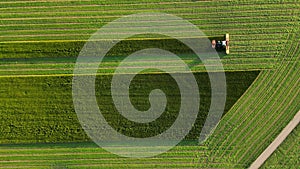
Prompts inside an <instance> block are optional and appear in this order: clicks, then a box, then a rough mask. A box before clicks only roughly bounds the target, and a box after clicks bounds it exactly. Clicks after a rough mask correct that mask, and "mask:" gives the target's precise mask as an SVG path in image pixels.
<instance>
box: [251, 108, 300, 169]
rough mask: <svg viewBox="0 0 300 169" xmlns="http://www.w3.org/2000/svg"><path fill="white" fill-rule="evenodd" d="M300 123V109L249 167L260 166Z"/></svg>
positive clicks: (255, 167) (255, 168) (254, 168)
mask: <svg viewBox="0 0 300 169" xmlns="http://www.w3.org/2000/svg"><path fill="white" fill-rule="evenodd" d="M299 123H300V111H298V113H297V114H296V115H295V116H294V118H293V119H292V120H291V121H290V122H289V124H288V125H287V126H286V127H285V128H284V129H283V130H282V131H281V133H280V134H279V135H278V136H277V137H276V138H275V140H274V141H273V142H272V143H271V144H270V145H269V146H268V147H267V148H266V149H265V150H264V151H263V153H261V155H260V156H259V157H258V158H257V159H256V160H255V161H254V162H253V163H252V164H251V166H250V167H249V169H257V168H259V167H260V166H261V165H262V164H263V163H264V162H265V161H266V160H267V159H268V158H269V157H270V156H271V154H272V153H273V152H274V151H275V150H276V149H277V147H279V145H280V144H281V143H282V142H283V141H284V140H285V139H286V138H287V136H288V135H289V134H290V133H291V132H292V131H293V129H294V128H296V126H297V125H298V124H299Z"/></svg>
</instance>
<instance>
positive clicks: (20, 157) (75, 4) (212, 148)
mask: <svg viewBox="0 0 300 169" xmlns="http://www.w3.org/2000/svg"><path fill="white" fill-rule="evenodd" d="M299 8H300V2H299V0H275V1H265V0H248V1H245V0H243V1H237V0H220V1H215V0H207V1H181V0H172V1H170V0H164V1H162V0H142V1H133V0H129V1H121V0H113V1H109V2H105V1H87V0H84V1H73V0H55V1H54V0H50V1H42V0H38V1H31V0H28V1H18V0H17V1H10V2H7V1H0V86H1V87H0V93H1V94H0V119H1V120H0V124H1V125H0V143H1V144H0V168H8V167H10V168H247V167H249V166H250V164H251V163H252V162H253V161H254V160H255V159H256V158H257V157H258V156H259V155H260V154H261V153H262V152H263V150H264V149H265V148H266V147H267V146H268V145H269V144H270V143H271V142H272V141H273V140H274V138H275V137H276V136H277V135H278V134H279V133H280V131H281V130H282V129H283V128H284V127H285V125H287V124H288V122H289V121H290V120H291V119H292V118H293V116H294V115H295V114H296V113H297V112H298V111H299V110H300V104H299V102H300V88H299V86H300V84H299V80H300V76H299V73H300V72H299V70H300V41H299V39H300V10H299ZM138 12H166V13H170V14H174V15H177V16H179V17H182V18H184V19H186V20H188V21H190V22H191V23H193V24H195V25H196V26H197V27H198V28H199V29H201V30H202V31H203V32H204V33H205V34H206V35H207V36H206V37H201V38H209V39H214V38H219V37H222V36H224V34H225V33H230V54H229V55H224V54H223V53H219V55H220V57H221V62H222V63H223V66H224V69H225V71H226V80H227V90H228V91H227V92H228V95H227V102H226V107H225V112H226V114H225V115H224V116H223V118H222V119H221V121H220V123H219V124H218V126H217V128H216V129H215V131H214V133H212V135H211V136H210V137H209V138H208V140H206V141H205V142H204V143H202V144H201V145H197V144H195V141H193V140H196V139H197V136H198V135H199V132H200V130H201V127H202V125H203V119H204V118H205V116H206V113H207V110H208V108H209V104H210V99H209V98H210V89H209V86H210V84H209V81H208V78H207V74H206V73H205V69H204V65H203V64H202V62H201V61H200V60H198V59H195V56H194V55H193V54H192V53H190V51H189V50H188V49H186V47H185V46H183V45H182V44H180V43H178V42H177V41H175V40H173V39H168V38H162V39H160V38H157V37H148V38H145V37H143V36H141V37H139V36H137V37H135V38H134V39H128V40H125V41H122V42H121V43H120V44H118V45H119V46H118V48H116V49H115V50H113V51H112V52H111V53H109V55H108V57H106V59H105V60H104V62H103V63H102V64H103V67H104V68H105V69H103V70H102V69H99V70H98V73H100V74H99V75H98V76H97V79H98V80H99V81H101V83H97V84H98V85H99V86H97V87H98V88H97V89H98V90H99V95H98V96H97V97H98V103H99V102H100V101H99V100H101V101H102V99H103V98H102V97H101V94H103V95H104V96H105V97H104V100H106V101H107V102H108V104H103V105H101V104H99V106H100V108H101V109H103V110H104V111H105V110H106V111H107V112H111V111H113V112H115V108H114V107H113V105H112V103H111V98H110V97H109V96H107V93H106V92H108V94H109V87H107V86H109V82H110V79H111V74H112V73H113V71H114V69H115V68H116V67H117V66H118V64H119V63H120V62H121V61H122V59H124V57H125V56H126V55H127V54H130V53H131V52H133V51H136V50H138V49H141V48H146V47H153V46H156V47H160V48H163V49H166V50H170V51H173V52H174V53H176V54H178V55H180V57H181V58H182V59H183V61H184V62H185V63H186V64H187V65H189V66H190V68H191V70H192V71H193V73H194V75H195V77H196V79H197V82H198V85H199V91H200V96H201V99H203V102H202V103H201V106H200V109H199V114H198V119H197V122H196V124H195V126H194V128H193V129H192V130H191V132H190V133H189V135H188V136H187V137H186V140H184V141H183V142H182V144H180V145H178V146H176V147H174V148H173V149H172V150H170V151H168V152H166V153H164V154H161V155H159V156H155V157H151V158H146V159H131V158H121V157H118V156H116V155H113V154H111V153H109V152H106V151H105V150H103V149H101V148H98V147H97V146H96V145H95V144H93V143H91V142H90V139H89V138H88V137H87V135H86V134H85V133H84V131H83V129H82V128H81V126H80V124H79V123H78V120H77V117H76V114H75V112H74V108H73V103H72V91H71V90H72V89H71V87H72V84H71V82H72V77H73V76H72V73H73V68H74V65H75V62H76V57H77V56H78V53H79V52H80V50H81V48H82V46H83V45H84V43H85V42H86V41H87V40H88V39H89V37H90V36H91V35H92V34H93V33H94V32H95V31H97V30H98V29H99V28H100V27H101V26H103V25H105V24H107V23H109V22H111V21H113V20H114V19H117V18H119V17H122V16H125V15H128V14H135V13H138ZM124 24H125V25H126V23H124ZM179 30H180V29H179ZM118 31H122V29H120V30H118ZM184 35H186V37H185V38H199V37H189V36H188V33H187V34H184ZM142 64H145V63H142ZM96 68H97V67H95V69H96ZM169 78H170V77H169V76H168V75H167V74H143V75H138V77H137V80H136V82H135V83H134V84H133V89H136V90H134V91H133V93H132V97H131V99H132V102H133V103H134V104H135V105H136V107H137V108H138V109H143V110H145V109H147V108H148V107H149V102H148V100H147V99H148V93H147V92H149V90H150V89H153V88H154V87H159V86H163V90H164V91H166V93H169V95H170V97H169V98H170V99H168V100H170V102H171V103H174V104H170V105H169V107H168V110H169V112H167V113H166V116H165V118H166V119H168V120H169V119H172V118H175V117H176V105H177V104H176V102H178V97H179V94H178V92H177V94H176V92H175V94H174V93H173V91H176V90H178V89H177V88H176V85H175V86H174V83H168V82H169V81H172V79H169ZM155 79H156V80H155ZM158 79H159V80H158ZM145 81H154V83H149V85H145V88H139V86H142V85H141V84H142V83H144V82H145ZM203 82H204V83H203ZM107 83H108V84H107ZM134 85H136V87H135V86H134ZM100 89H105V90H100ZM135 92H136V93H135ZM174 105H175V106H174ZM115 115H116V114H115ZM107 118H108V119H109V118H111V120H112V121H114V120H116V119H119V118H120V117H118V116H117V118H115V116H109V115H108V117H107ZM168 122H169V123H170V121H168ZM113 123H114V122H112V124H113ZM169 123H166V124H165V126H162V127H161V128H159V129H158V130H157V131H154V130H152V129H151V127H152V126H151V125H148V126H139V127H138V128H140V129H141V128H142V129H144V130H146V131H148V132H147V134H148V135H154V134H156V132H159V131H162V130H164V129H165V128H167V127H168V125H170V124H169ZM119 124H123V126H122V127H120V125H119ZM114 125H115V128H116V130H118V131H120V132H123V133H125V134H128V135H134V134H137V135H138V136H139V137H145V136H148V135H147V134H146V135H143V133H139V132H138V130H136V128H135V126H134V125H135V124H131V123H128V122H126V121H124V120H123V121H122V120H121V122H120V123H118V122H116V123H115V124H114ZM126 125H127V126H126ZM152 125H154V124H152ZM156 125H157V124H156ZM124 126H125V127H124ZM128 126H129V127H128ZM118 127H119V128H118ZM132 128H133V129H132ZM138 128H137V129H138ZM298 142H299V126H298V127H297V128H296V129H295V130H294V131H293V132H292V133H291V135H290V136H289V137H288V138H287V140H285V142H284V143H283V144H282V145H281V146H280V147H279V148H278V150H277V151H275V153H274V154H273V155H272V156H271V157H270V158H269V159H268V160H267V161H266V163H265V164H264V166H263V168H279V167H280V168H297V166H299V154H300V153H299V150H300V149H299V143H298Z"/></svg>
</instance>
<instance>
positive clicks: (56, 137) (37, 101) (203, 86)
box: [0, 72, 259, 143]
mask: <svg viewBox="0 0 300 169" xmlns="http://www.w3.org/2000/svg"><path fill="white" fill-rule="evenodd" d="M258 73H259V72H234V73H233V72H228V73H226V78H227V102H226V107H225V112H227V111H228V110H229V109H230V107H231V106H232V105H233V104H234V103H235V102H236V100H237V99H238V98H239V97H240V96H241V95H242V94H243V93H244V91H245V90H246V89H247V88H248V87H249V85H250V84H251V83H252V82H253V80H254V79H255V78H256V76H257V75H258ZM194 75H195V78H196V80H197V82H198V86H199V91H200V97H201V103H200V108H199V114H198V118H197V120H196V123H195V125H194V127H193V129H192V130H191V131H190V133H189V134H188V135H187V137H186V140H197V137H198V136H199V133H200V131H201V127H202V125H203V122H204V120H205V117H206V114H207V112H208V109H209V106H210V83H209V79H208V75H207V74H206V73H195V74H194ZM111 78H112V76H111V75H105V76H103V75H102V76H98V77H97V79H96V84H97V85H96V91H97V96H98V101H99V104H98V105H99V107H100V109H101V110H102V111H103V114H104V115H105V117H106V118H107V120H108V121H110V124H112V126H113V127H114V128H115V129H116V130H117V131H119V132H121V133H123V134H126V135H131V136H136V137H147V136H151V135H156V134H157V133H159V132H161V131H164V130H165V129H166V128H168V127H169V126H170V124H171V123H172V120H174V119H175V118H176V113H177V111H178V101H179V100H180V97H179V92H178V88H177V84H176V83H175V82H174V80H172V78H170V75H168V74H155V75H149V74H145V75H142V74H140V75H137V76H136V77H135V78H134V80H133V82H132V84H131V87H130V88H131V90H130V95H131V100H132V103H133V105H134V106H136V108H137V109H140V110H147V109H148V108H149V101H148V94H149V91H151V90H152V89H154V88H159V89H161V90H163V91H164V92H165V93H166V95H167V99H168V102H169V103H168V105H167V112H165V113H166V114H165V115H164V116H163V117H162V118H161V119H160V121H158V122H154V123H149V124H147V125H144V126H138V127H137V126H136V124H134V123H129V122H128V121H126V120H125V119H122V118H121V117H120V115H119V114H118V112H117V111H116V110H115V107H114V105H113V103H112V99H111V96H110V80H111ZM173 82H174V83H173ZM71 83H72V76H53V77H26V78H25V77H2V78H0V96H1V97H0V133H1V134H0V142H1V143H36V142H78V141H90V139H89V138H88V137H87V135H86V134H85V132H84V130H83V129H82V128H81V125H80V123H79V122H78V120H77V116H76V113H75V111H74V107H73V102H72V84H71ZM108 112H111V113H110V114H108ZM169 119H171V120H169ZM154 125H155V126H156V127H153V126H154Z"/></svg>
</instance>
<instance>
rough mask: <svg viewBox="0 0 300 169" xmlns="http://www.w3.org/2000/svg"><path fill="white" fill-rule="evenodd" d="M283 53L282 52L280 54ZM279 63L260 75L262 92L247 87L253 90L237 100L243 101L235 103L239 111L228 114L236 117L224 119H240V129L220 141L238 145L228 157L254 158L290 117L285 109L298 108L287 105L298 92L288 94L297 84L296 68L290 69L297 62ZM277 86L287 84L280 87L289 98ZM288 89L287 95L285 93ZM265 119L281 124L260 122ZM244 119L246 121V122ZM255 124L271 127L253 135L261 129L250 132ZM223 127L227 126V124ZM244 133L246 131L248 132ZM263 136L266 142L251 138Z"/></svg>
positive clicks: (296, 55)
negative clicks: (263, 74)
mask: <svg viewBox="0 0 300 169" xmlns="http://www.w3.org/2000/svg"><path fill="white" fill-rule="evenodd" d="M287 46H288V45H287ZM292 46H295V45H292ZM287 49H289V48H287ZM297 50H299V49H296V50H294V51H295V52H296V51H297ZM298 52H299V51H298ZM283 55H284V53H283ZM290 56H294V57H298V56H299V54H298V53H294V54H292V55H287V57H290ZM281 65H282V66H281V67H282V68H280V67H278V68H277V71H275V72H272V71H270V72H269V73H267V74H266V75H265V77H268V76H269V77H268V78H267V79H266V80H267V81H266V80H263V78H260V79H262V80H261V83H263V84H264V85H258V86H259V88H260V90H261V92H259V91H255V92H254V91H251V90H250V91H251V93H252V94H251V97H249V96H248V97H246V98H248V99H247V100H243V101H241V102H240V103H243V104H245V106H242V105H241V104H240V105H239V106H238V108H239V111H234V112H236V113H235V116H231V117H234V118H235V119H236V120H233V119H232V118H231V119H226V120H227V121H230V122H228V123H229V124H230V125H235V124H234V122H239V123H240V125H238V128H241V129H242V130H235V131H234V132H232V133H231V134H230V135H232V136H234V137H232V139H229V140H226V141H223V144H222V145H223V146H224V144H225V143H226V142H228V143H229V144H228V143H227V145H228V146H229V147H230V145H232V144H234V145H239V146H238V147H237V148H239V152H238V153H237V154H235V155H233V154H232V153H234V152H236V151H232V153H231V154H230V155H229V156H239V157H240V159H239V160H238V161H244V162H247V161H248V162H249V161H251V160H253V157H255V155H254V154H257V153H259V152H261V151H262V150H263V147H266V146H267V145H268V144H267V142H266V140H268V139H272V138H274V136H275V133H278V132H279V129H281V128H282V126H283V125H284V124H285V123H283V122H287V121H288V120H289V119H291V117H292V115H293V114H292V113H291V114H287V113H285V112H286V111H287V108H288V109H289V112H290V111H292V112H295V111H297V107H289V106H288V105H290V104H291V105H294V103H293V102H290V101H289V100H293V98H294V97H296V96H297V95H298V92H299V91H294V92H292V93H293V94H292V93H290V91H293V89H295V85H297V83H298V82H297V81H295V78H296V77H297V71H292V70H293V69H292V68H293V67H295V66H296V65H297V62H292V63H290V64H289V62H287V63H285V62H283V63H281ZM295 68H296V67H295ZM268 74H270V75H268ZM278 74H282V75H284V76H278ZM274 75H275V77H272V76H274ZM279 77H280V78H279ZM277 78H279V79H277ZM288 79H289V80H294V82H291V81H289V80H288ZM296 79H297V78H296ZM256 84H257V83H256ZM258 84H259V83H258ZM289 84H294V87H293V85H290V86H286V85H289ZM274 85H275V87H273V88H272V87H271V86H274ZM263 86H264V87H265V88H264V87H263ZM277 86H281V87H283V86H286V87H283V88H285V89H286V90H284V93H285V96H289V97H288V98H287V97H285V99H283V97H284V96H283V95H281V94H282V92H283V90H281V91H280V90H279V88H278V87H277ZM254 88H255V87H254ZM271 89H272V90H271ZM274 90H276V91H274ZM288 91H289V92H288ZM287 92H288V93H290V94H289V95H286V93H287ZM258 93H259V95H260V96H258V97H255V96H254V95H255V94H256V95H257V94H258ZM268 97H271V98H273V99H274V100H272V101H271V100H269V99H267V98H268ZM250 98H251V100H255V102H253V101H252V102H251V101H249V100H250ZM255 98H256V99H255ZM257 98H259V99H257ZM276 98H278V99H276ZM279 98H280V99H279ZM270 102H272V103H273V106H272V107H268V105H270V104H271V105H272V103H270ZM278 102H279V103H280V104H279V103H278ZM296 102H297V101H296ZM249 103H251V104H253V106H252V105H250V104H249ZM254 105H256V106H254ZM263 105H266V106H263ZM243 107H245V108H247V107H248V108H247V109H244V108H243ZM235 108H236V107H234V108H233V109H232V110H234V109H235ZM251 109H252V110H251ZM253 109H254V110H256V111H255V113H250V112H253ZM298 109H299V108H298ZM249 111H250V112H249ZM242 112H243V114H244V115H243V116H244V117H243V116H241V115H239V113H242ZM263 112H264V113H263ZM275 112H276V113H275ZM246 114H247V115H246ZM245 115H246V116H245ZM259 116H264V117H265V118H263V117H261V118H259ZM272 116H275V117H276V118H274V117H273V118H271V117H272ZM241 117H242V118H241ZM267 118H271V119H272V120H271V119H270V120H268V119H267ZM258 119H259V120H258ZM253 120H255V121H253ZM261 120H262V121H261ZM264 120H266V121H270V122H273V123H272V124H274V123H275V122H276V123H277V124H278V123H280V124H281V125H272V124H268V123H266V122H263V121H264ZM246 121H247V123H248V124H247V123H245V122H246ZM254 124H255V126H263V125H268V126H273V127H262V128H263V129H264V131H263V132H260V133H259V134H257V135H254V133H255V132H257V131H259V130H260V129H262V128H259V129H255V131H253V132H251V130H253V128H251V127H250V126H253V125H254ZM243 125H245V126H243ZM235 126H236V125H235ZM223 127H225V126H223ZM226 128H228V126H227V127H226ZM230 128H232V127H230ZM236 129H237V128H236ZM219 131H222V130H219ZM223 132H224V131H223ZM247 132H249V133H247ZM235 133H236V134H235ZM267 134H269V135H268V136H266V135H267ZM230 135H229V136H230ZM240 136H242V137H240ZM243 136H244V137H243ZM254 136H255V137H254ZM262 138H264V140H265V141H261V142H260V143H257V142H255V141H254V140H257V141H258V140H261V139H262ZM240 144H242V145H243V144H246V145H247V146H245V147H248V148H247V149H242V147H243V146H242V145H240ZM254 144H255V147H257V149H250V148H251V147H253V146H254ZM249 147H250V148H249ZM241 150H243V151H241ZM242 153H244V154H242ZM251 153H252V154H251ZM253 153H254V154H253ZM223 155H224V154H223ZM245 155H247V157H245ZM249 157H250V159H249Z"/></svg>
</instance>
